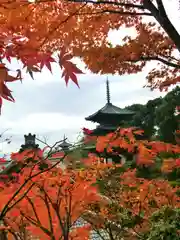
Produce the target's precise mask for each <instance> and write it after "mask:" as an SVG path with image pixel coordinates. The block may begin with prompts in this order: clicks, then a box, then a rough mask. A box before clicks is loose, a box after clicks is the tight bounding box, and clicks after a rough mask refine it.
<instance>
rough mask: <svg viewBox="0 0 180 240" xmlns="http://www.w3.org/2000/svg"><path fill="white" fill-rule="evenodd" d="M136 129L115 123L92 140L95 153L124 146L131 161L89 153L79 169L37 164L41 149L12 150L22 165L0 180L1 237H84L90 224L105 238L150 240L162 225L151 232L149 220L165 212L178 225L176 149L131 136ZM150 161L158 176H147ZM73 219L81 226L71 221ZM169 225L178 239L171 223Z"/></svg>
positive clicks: (160, 217)
mask: <svg viewBox="0 0 180 240" xmlns="http://www.w3.org/2000/svg"><path fill="white" fill-rule="evenodd" d="M138 134H142V131H141V130H136V129H134V128H128V129H118V130H117V131H115V132H114V133H110V134H108V135H106V136H103V137H99V138H98V139H97V146H96V148H97V151H98V152H100V153H101V152H103V151H104V150H105V149H106V151H107V152H111V153H112V155H113V154H115V155H118V154H119V153H120V152H121V150H122V149H124V150H126V151H129V152H132V153H133V155H134V156H135V159H134V160H127V161H125V163H123V164H122V163H121V162H120V161H121V160H120V159H119V164H108V163H104V158H102V157H100V156H97V155H96V154H89V156H88V158H86V159H82V163H83V164H81V169H72V168H67V169H66V170H62V169H61V168H59V167H57V165H56V166H53V165H52V163H51V162H50V161H49V160H48V159H46V161H47V168H45V169H44V170H40V169H39V165H38V164H39V162H40V161H43V158H42V152H38V153H37V152H34V153H33V152H32V151H30V150H28V151H24V152H21V153H16V154H13V155H12V158H13V159H14V161H18V162H22V161H23V162H24V163H27V164H26V166H25V167H23V169H21V172H20V173H16V174H13V177H14V178H13V179H12V178H10V179H9V180H7V181H2V180H1V186H0V187H1V188H0V197H1V202H0V209H1V210H0V219H1V221H3V223H4V230H6V231H7V232H8V233H9V239H11V238H10V237H12V236H16V237H17V236H19V237H20V239H24V233H25V232H26V233H30V234H31V235H32V236H35V237H38V238H39V239H44V238H46V239H53V240H55V239H65V240H69V239H76V240H77V239H79V240H81V239H86V238H87V239H89V234H90V232H91V230H95V231H96V232H97V234H99V235H102V231H103V232H105V233H107V234H108V236H109V238H110V239H111V240H113V239H121V238H122V237H124V239H127V240H130V239H143V240H144V239H147V238H146V237H147V235H151V236H152V238H150V239H151V240H153V236H154V235H155V236H157V235H158V233H160V232H158V231H162V234H166V233H167V231H169V230H168V228H166V229H165V230H163V229H161V228H160V229H159V230H158V229H157V228H156V226H155V225H153V221H154V220H153V219H155V218H156V219H158V220H157V221H159V224H160V223H161V222H162V221H164V222H166V218H165V214H166V212H169V213H171V215H172V218H173V216H174V217H175V216H177V218H174V224H178V222H177V220H175V219H178V212H177V209H178V208H179V207H180V206H179V200H180V197H179V192H180V188H179V183H178V182H179V177H180V175H179V174H180V161H179V157H180V147H179V145H173V144H169V143H163V142H158V141H147V140H137V139H136V137H135V136H136V135H138ZM134 161H135V162H134ZM157 167H158V169H159V170H158V171H159V174H158V175H153V172H154V171H156V168H157ZM147 171H150V174H149V175H148V174H147ZM172 175H173V176H172ZM19 189H20V190H19ZM163 207H164V208H163ZM79 218H82V219H84V220H85V221H86V222H87V224H85V225H84V226H80V227H78V226H76V227H75V226H73V224H74V223H75V222H76V220H78V219H79ZM177 226H178V225H177ZM172 227H173V226H172ZM173 229H174V230H173V234H174V239H178V238H179V232H178V227H177V229H176V227H174V228H173Z"/></svg>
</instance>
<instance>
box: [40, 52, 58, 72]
mask: <svg viewBox="0 0 180 240" xmlns="http://www.w3.org/2000/svg"><path fill="white" fill-rule="evenodd" d="M38 60H39V62H40V69H42V68H43V67H44V66H46V67H47V68H48V69H49V71H50V72H51V73H52V69H51V63H52V62H56V61H55V59H54V58H53V57H51V54H41V55H40V56H39V57H38Z"/></svg>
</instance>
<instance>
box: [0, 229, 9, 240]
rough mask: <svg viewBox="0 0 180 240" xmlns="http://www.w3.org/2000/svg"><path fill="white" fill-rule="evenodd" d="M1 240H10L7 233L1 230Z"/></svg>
mask: <svg viewBox="0 0 180 240" xmlns="http://www.w3.org/2000/svg"><path fill="white" fill-rule="evenodd" d="M0 240H8V239H7V232H6V231H5V230H0Z"/></svg>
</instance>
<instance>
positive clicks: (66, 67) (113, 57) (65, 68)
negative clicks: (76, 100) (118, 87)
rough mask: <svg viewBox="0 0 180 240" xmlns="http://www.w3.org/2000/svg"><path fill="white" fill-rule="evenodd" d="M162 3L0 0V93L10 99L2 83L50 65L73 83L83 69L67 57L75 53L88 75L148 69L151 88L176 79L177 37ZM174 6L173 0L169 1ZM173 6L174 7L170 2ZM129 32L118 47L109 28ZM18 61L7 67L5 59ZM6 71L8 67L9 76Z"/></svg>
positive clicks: (179, 40)
mask: <svg viewBox="0 0 180 240" xmlns="http://www.w3.org/2000/svg"><path fill="white" fill-rule="evenodd" d="M163 3H164V1H162V0H156V1H154V2H152V1H151V0H143V1H142V0H137V1H128V2H127V1H123V0H121V1H97V2H96V1H92V0H87V1H79V0H64V1H63V0H58V1H57V0H51V1H46V0H34V1H28V0H21V1H14V0H9V1H6V0H2V1H1V3H0V32H1V37H0V56H1V62H2V63H1V65H0V79H1V81H0V95H1V105H2V98H4V99H6V100H10V101H14V99H13V96H12V94H11V91H10V90H9V88H8V87H7V83H9V82H13V81H16V80H23V79H24V78H25V75H24V71H23V69H26V71H27V72H28V73H29V74H30V75H31V77H32V78H33V77H34V73H36V72H40V71H42V69H44V68H47V69H49V71H52V66H53V64H58V65H59V67H60V68H61V69H62V77H63V78H64V79H65V81H66V83H68V81H69V79H71V80H72V81H74V82H75V83H76V84H77V85H78V81H77V77H76V74H80V73H82V71H81V70H80V69H79V68H77V67H76V65H75V64H74V63H73V62H72V61H71V59H72V57H80V58H81V60H82V61H84V63H85V64H86V67H87V68H88V69H89V70H90V71H92V72H93V73H100V74H119V75H123V74H136V73H139V72H141V71H142V70H144V69H145V67H146V66H147V67H148V66H150V65H148V63H152V62H155V63H158V65H156V67H155V68H152V67H150V69H151V70H148V71H149V72H148V74H147V80H148V85H149V86H150V87H151V88H158V87H160V88H161V89H163V88H166V87H168V86H170V85H171V84H176V83H178V82H179V69H180V65H179V58H178V55H179V51H180V35H179V33H178V31H177V30H176V28H175V27H174V26H173V24H172V23H171V21H170V19H169V18H168V15H167V13H166V8H165V6H164V4H163ZM173 4H174V3H173ZM174 8H175V6H174ZM128 29H129V30H132V31H133V35H131V34H129V35H128V34H127V36H125V37H124V38H123V39H119V43H118V44H117V45H115V46H114V45H113V44H111V42H110V40H108V36H109V32H110V31H112V30H119V31H126V30H128ZM15 59H16V60H18V62H19V68H17V69H13V64H10V66H12V68H11V69H8V68H7V66H6V63H7V61H9V62H10V63H11V61H14V60H15ZM9 70H11V71H13V77H12V76H10V74H9Z"/></svg>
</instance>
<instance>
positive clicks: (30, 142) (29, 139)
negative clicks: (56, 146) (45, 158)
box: [19, 133, 39, 152]
mask: <svg viewBox="0 0 180 240" xmlns="http://www.w3.org/2000/svg"><path fill="white" fill-rule="evenodd" d="M24 141H25V143H24V144H23V145H21V148H20V150H19V152H23V151H24V150H27V149H38V148H39V145H38V144H36V135H35V134H31V133H29V134H28V135H24Z"/></svg>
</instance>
